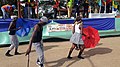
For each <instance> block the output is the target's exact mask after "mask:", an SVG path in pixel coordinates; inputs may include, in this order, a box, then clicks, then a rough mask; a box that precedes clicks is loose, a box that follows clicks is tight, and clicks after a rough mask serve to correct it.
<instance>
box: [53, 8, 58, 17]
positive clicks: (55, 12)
mask: <svg viewBox="0 0 120 67" xmlns="http://www.w3.org/2000/svg"><path fill="white" fill-rule="evenodd" d="M53 10H54V17H53V18H54V19H56V18H57V13H58V11H57V8H53Z"/></svg>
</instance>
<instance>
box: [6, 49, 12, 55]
mask: <svg viewBox="0 0 120 67" xmlns="http://www.w3.org/2000/svg"><path fill="white" fill-rule="evenodd" d="M5 56H13V55H11V54H10V50H8V51H7V52H6V53H5Z"/></svg>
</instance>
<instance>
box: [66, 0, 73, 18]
mask: <svg viewBox="0 0 120 67" xmlns="http://www.w3.org/2000/svg"><path fill="white" fill-rule="evenodd" d="M72 7H73V0H67V9H68V18H70V17H71V13H72Z"/></svg>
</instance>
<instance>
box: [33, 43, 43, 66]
mask: <svg viewBox="0 0 120 67" xmlns="http://www.w3.org/2000/svg"><path fill="white" fill-rule="evenodd" d="M33 45H34V46H35V49H36V52H37V54H38V60H37V64H38V65H39V66H41V67H44V66H43V64H44V50H43V44H42V43H39V42H38V43H33Z"/></svg>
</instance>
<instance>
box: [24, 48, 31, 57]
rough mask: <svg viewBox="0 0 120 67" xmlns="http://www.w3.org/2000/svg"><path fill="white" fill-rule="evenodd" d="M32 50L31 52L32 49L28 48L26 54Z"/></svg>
mask: <svg viewBox="0 0 120 67" xmlns="http://www.w3.org/2000/svg"><path fill="white" fill-rule="evenodd" d="M30 52H31V49H30V48H28V49H27V51H26V53H25V56H27V55H29V53H30Z"/></svg>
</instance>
